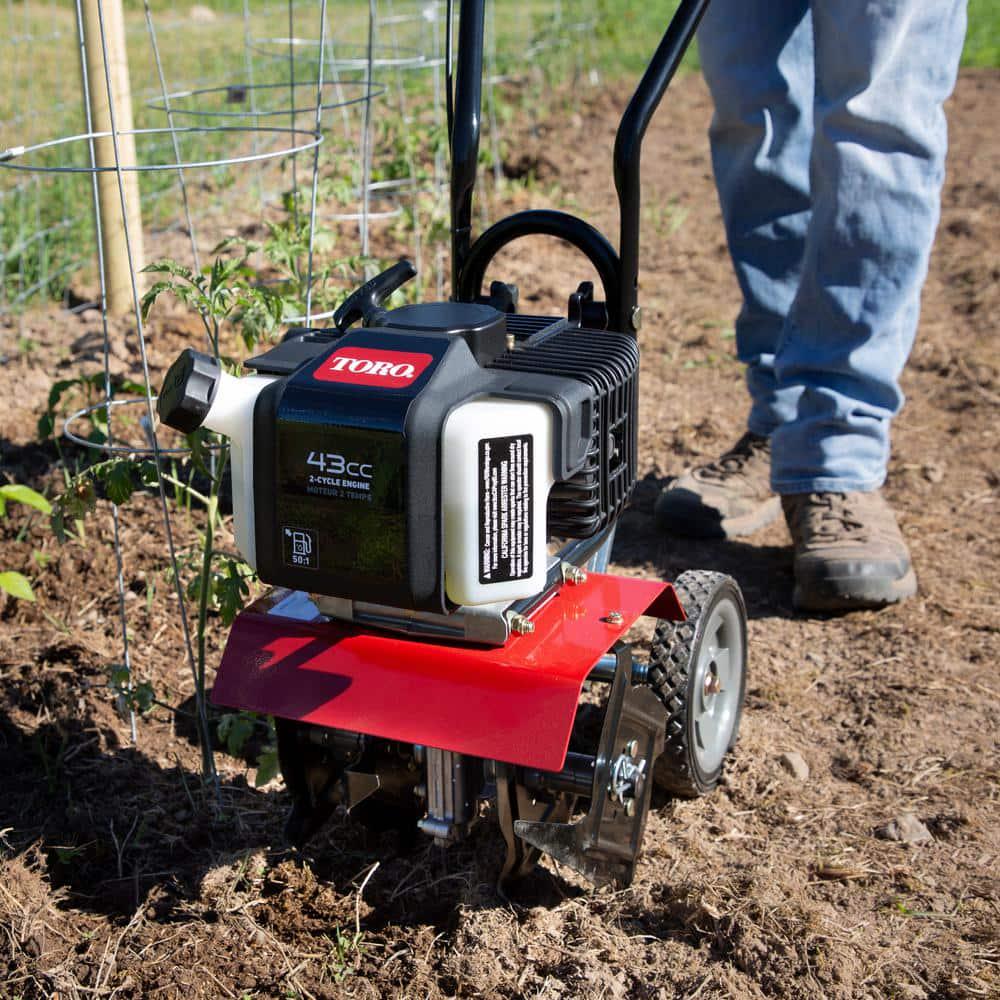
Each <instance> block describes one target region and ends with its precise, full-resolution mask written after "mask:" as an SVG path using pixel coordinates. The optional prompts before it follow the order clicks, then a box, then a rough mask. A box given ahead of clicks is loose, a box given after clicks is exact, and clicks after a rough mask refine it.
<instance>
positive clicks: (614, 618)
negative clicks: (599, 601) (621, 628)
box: [604, 611, 625, 625]
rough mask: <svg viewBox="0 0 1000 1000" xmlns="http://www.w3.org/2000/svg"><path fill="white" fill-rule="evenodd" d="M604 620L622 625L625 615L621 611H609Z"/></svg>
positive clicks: (611, 623) (610, 623)
mask: <svg viewBox="0 0 1000 1000" xmlns="http://www.w3.org/2000/svg"><path fill="white" fill-rule="evenodd" d="M604 620H605V621H606V622H607V623H608V624H609V625H621V623H622V622H623V621H625V616H624V615H623V614H622V613H621V612H620V611H609V612H608V613H607V614H606V615H605V616H604Z"/></svg>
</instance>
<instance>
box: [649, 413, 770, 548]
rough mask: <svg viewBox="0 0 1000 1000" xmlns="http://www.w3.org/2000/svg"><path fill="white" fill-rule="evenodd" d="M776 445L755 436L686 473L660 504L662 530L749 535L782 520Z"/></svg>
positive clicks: (694, 534)
mask: <svg viewBox="0 0 1000 1000" xmlns="http://www.w3.org/2000/svg"><path fill="white" fill-rule="evenodd" d="M780 509H781V500H780V499H779V498H778V497H776V496H775V495H774V494H773V493H772V492H771V443H770V441H769V440H768V439H767V438H766V437H761V436H760V435H759V434H751V433H750V432H749V431H748V432H747V433H746V434H744V435H743V437H741V438H740V439H739V441H737V442H736V444H735V445H734V446H733V447H732V449H731V450H730V451H727V452H726V453H725V455H723V456H722V457H721V458H720V459H718V461H715V462H711V463H709V464H708V465H700V466H698V467H697V468H694V469H691V470H690V471H689V472H685V473H684V475H683V476H681V477H680V478H679V479H677V480H675V481H674V483H673V485H672V486H670V487H669V488H668V489H665V490H664V491H663V492H662V493H661V494H660V496H659V497H658V499H657V501H656V506H655V508H654V514H655V515H656V519H657V521H658V522H659V523H660V527H662V528H663V529H664V531H668V532H670V533H671V534H675V535H690V536H692V537H694V538H735V537H737V536H739V535H749V534H752V533H753V532H755V531H756V530H757V529H758V528H763V527H764V525H765V524H770V523H771V521H773V520H774V519H775V518H776V517H777V516H778V511H779V510H780Z"/></svg>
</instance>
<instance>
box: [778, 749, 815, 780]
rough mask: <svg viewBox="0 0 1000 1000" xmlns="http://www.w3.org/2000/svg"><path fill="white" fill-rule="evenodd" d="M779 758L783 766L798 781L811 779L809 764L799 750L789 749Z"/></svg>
mask: <svg viewBox="0 0 1000 1000" xmlns="http://www.w3.org/2000/svg"><path fill="white" fill-rule="evenodd" d="M778 759H779V761H780V762H781V766H782V767H783V768H784V769H785V770H786V771H787V772H788V773H789V774H790V775H792V777H794V778H795V779H796V780H797V781H808V780H809V765H808V764H807V763H806V759H805V757H803V756H802V754H800V753H799V752H798V751H797V750H787V751H786V752H785V753H783V754H782V755H781V756H780V757H779V758H778Z"/></svg>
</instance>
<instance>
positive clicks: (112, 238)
mask: <svg viewBox="0 0 1000 1000" xmlns="http://www.w3.org/2000/svg"><path fill="white" fill-rule="evenodd" d="M81 5H82V9H83V39H84V52H85V59H86V67H85V71H86V73H87V78H88V83H89V87H90V114H91V120H92V122H93V124H92V128H93V131H94V132H107V133H109V135H108V136H107V138H103V139H97V140H95V142H94V147H95V154H96V159H97V166H98V167H111V168H112V169H111V170H102V171H100V172H99V173H98V175H97V198H98V211H99V212H100V216H101V230H102V233H101V235H102V244H103V248H104V287H105V295H106V309H107V312H108V315H111V316H122V315H124V314H125V313H127V312H129V311H130V310H132V309H133V308H134V306H135V304H134V302H133V301H132V274H131V270H130V267H129V254H128V247H127V246H126V243H125V224H124V221H123V219H122V200H121V195H120V194H119V191H118V174H117V172H116V171H115V170H114V169H113V168H114V166H115V148H114V142H113V140H112V138H111V135H110V132H111V107H112V105H111V103H110V102H109V101H108V78H109V77H110V79H111V99H112V101H113V102H114V115H115V128H116V129H117V131H118V133H119V135H118V158H119V162H120V163H121V166H122V167H123V168H125V167H134V166H135V163H136V158H135V136H133V135H132V134H131V129H133V128H134V127H135V126H134V125H133V119H132V90H131V86H130V84H129V75H128V56H127V53H126V50H125V18H124V16H123V14H122V4H121V0H81ZM101 16H103V19H104V45H103V46H102V45H101ZM105 52H107V75H105V64H104V53H105ZM122 133H128V134H122ZM121 176H122V185H123V187H124V191H125V210H126V212H127V218H128V235H129V240H130V241H131V248H132V267H134V268H135V270H136V272H138V271H139V270H140V269H141V268H142V266H143V264H144V255H143V243H142V211H141V205H140V200H139V175H138V174H137V173H136V172H135V171H130V170H124V171H123V173H122V175H121ZM140 291H141V288H140Z"/></svg>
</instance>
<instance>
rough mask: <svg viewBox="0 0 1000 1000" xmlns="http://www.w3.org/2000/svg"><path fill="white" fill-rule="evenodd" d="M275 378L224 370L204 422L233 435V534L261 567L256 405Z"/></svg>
mask: <svg viewBox="0 0 1000 1000" xmlns="http://www.w3.org/2000/svg"><path fill="white" fill-rule="evenodd" d="M274 380H275V379H274V377H273V376H271V375H245V376H243V377H242V378H236V377H234V376H232V375H229V374H227V373H226V372H223V373H222V381H221V382H220V383H219V386H218V388H217V389H216V392H215V398H214V399H213V401H212V406H211V409H210V410H209V411H208V415H207V416H206V417H205V420H204V425H205V426H206V427H207V428H208V429H209V430H210V431H215V432H216V433H218V434H225V435H226V437H228V438H229V444H230V451H229V464H230V466H231V470H232V478H233V534H234V535H235V536H236V548H237V549H238V550H239V552H240V554H241V555H242V556H243V558H244V559H245V560H246V561H247V562H248V563H249V564H250V566H251V567H252V568H253V569H254V570H256V569H257V544H256V539H255V535H254V503H253V474H254V461H253V408H254V404H255V403H256V402H257V397H258V396H259V395H260V391H261V390H262V389H263V388H264V387H265V386H266V385H270V383H271V382H273V381H274Z"/></svg>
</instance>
